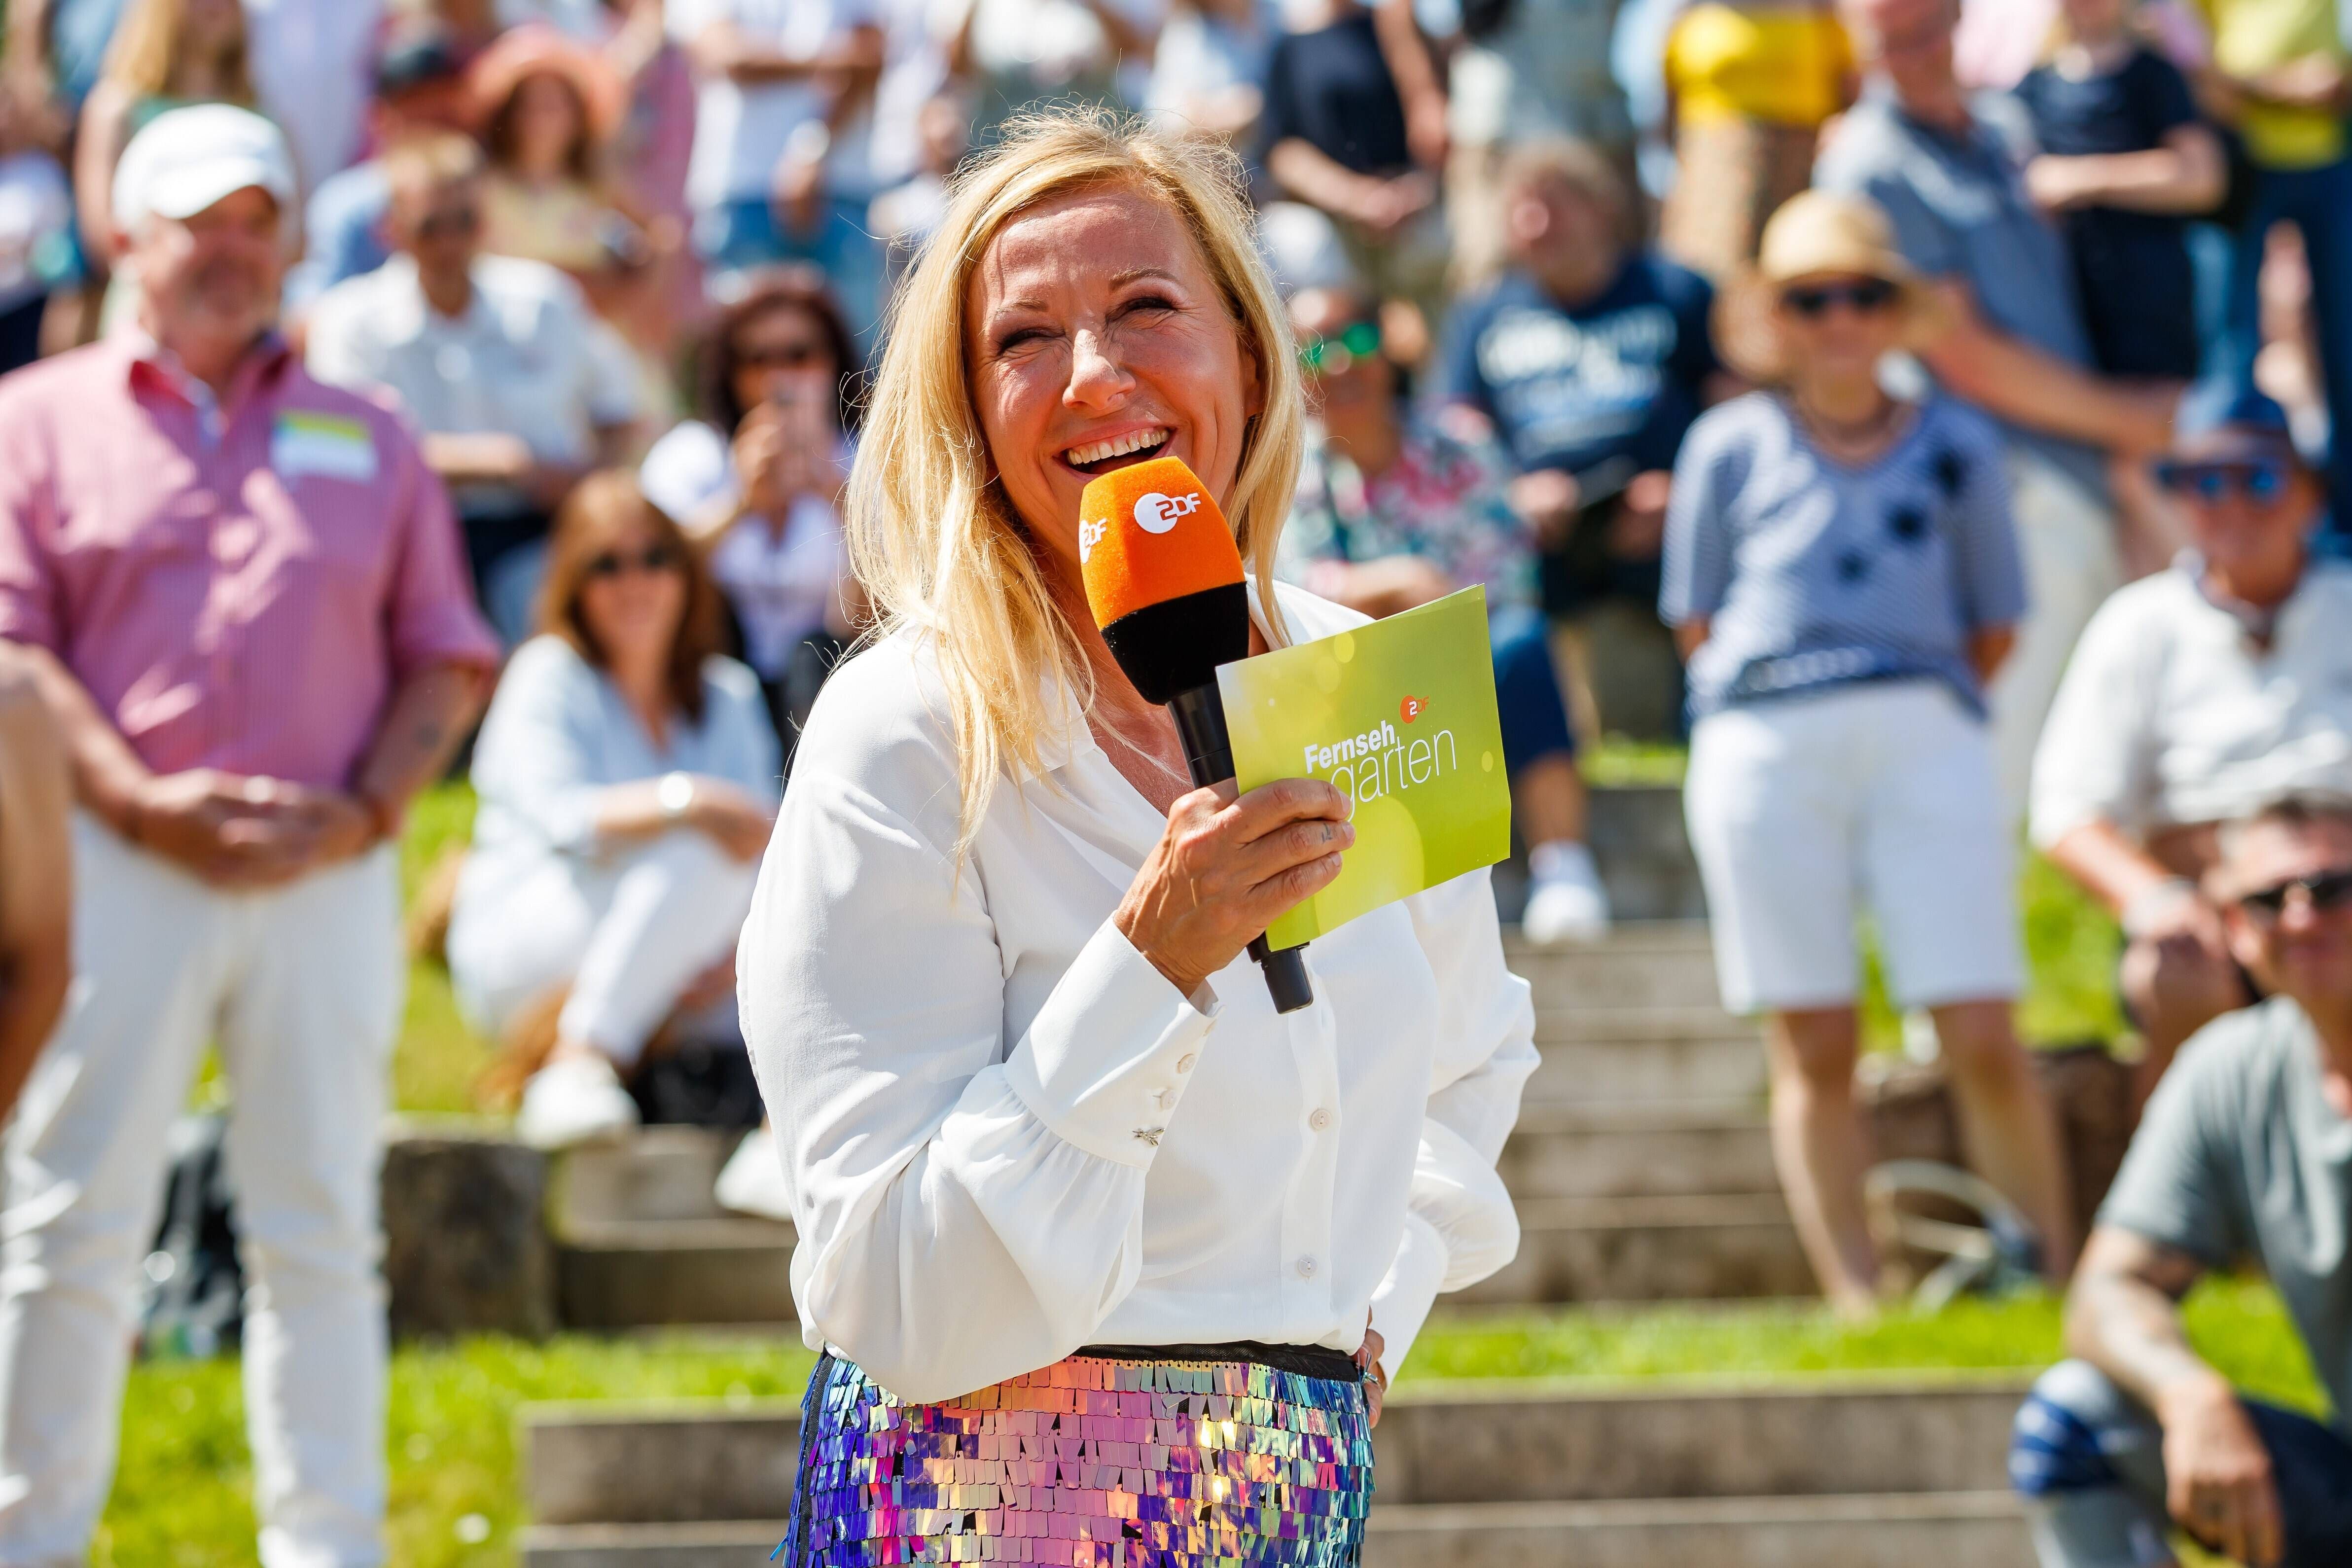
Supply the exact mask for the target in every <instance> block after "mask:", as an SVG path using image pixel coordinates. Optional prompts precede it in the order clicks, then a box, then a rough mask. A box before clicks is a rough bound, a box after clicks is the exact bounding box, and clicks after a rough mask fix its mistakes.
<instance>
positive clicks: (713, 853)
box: [630, 827, 759, 898]
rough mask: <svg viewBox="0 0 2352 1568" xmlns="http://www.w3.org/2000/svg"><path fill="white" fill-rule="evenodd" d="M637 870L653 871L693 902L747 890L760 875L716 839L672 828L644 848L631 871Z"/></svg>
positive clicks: (691, 829)
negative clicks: (646, 869)
mask: <svg viewBox="0 0 2352 1568" xmlns="http://www.w3.org/2000/svg"><path fill="white" fill-rule="evenodd" d="M638 868H650V869H652V870H654V871H655V872H656V874H657V875H659V876H661V877H662V878H663V879H664V880H665V881H667V882H668V883H669V884H670V885H671V887H672V888H673V889H676V890H677V892H678V893H679V894H681V895H684V896H688V897H694V898H700V897H703V896H708V895H719V894H723V893H726V892H728V891H730V890H732V889H735V888H736V887H738V886H741V887H744V888H749V887H750V886H751V882H752V881H753V880H754V879H756V878H757V877H758V875H759V868H758V866H757V865H746V864H745V863H744V862H742V861H740V860H738V859H736V858H734V857H733V856H731V855H730V854H728V853H727V851H726V850H724V849H721V848H720V847H719V842H718V840H717V839H714V838H712V837H710V835H709V834H707V833H703V832H699V831H698V830H697V829H695V828H691V827H673V828H671V829H670V830H669V831H668V832H667V833H665V834H663V835H662V836H661V837H658V838H656V839H655V840H653V841H652V842H651V843H649V844H647V845H646V847H645V848H644V849H643V850H642V851H641V852H640V853H639V855H638V857H637V859H636V861H635V863H634V864H633V865H632V866H631V868H630V869H631V870H632V871H635V870H636V869H638Z"/></svg>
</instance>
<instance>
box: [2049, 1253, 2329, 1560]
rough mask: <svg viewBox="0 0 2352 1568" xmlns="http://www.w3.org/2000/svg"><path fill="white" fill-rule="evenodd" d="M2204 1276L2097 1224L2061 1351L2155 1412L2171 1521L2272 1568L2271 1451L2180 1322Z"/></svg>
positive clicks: (2178, 1256) (2278, 1531)
mask: <svg viewBox="0 0 2352 1568" xmlns="http://www.w3.org/2000/svg"><path fill="white" fill-rule="evenodd" d="M2203 1272H2204V1266H2203V1265H2202V1264H2200V1263H2199V1262H2198V1261H2197V1260H2196V1259H2195V1258H2190V1257H2189V1256H2188V1255H2187V1254H2186V1253H2182V1252H2177V1251H2174V1250H2173V1249H2172V1248H2170V1247H2160V1246H2158V1245H2157V1244H2156V1243H2155V1242H2152V1241H2149V1240H2147V1238H2146V1237H2140V1236H2137V1235H2135V1234H2133V1233H2132V1232H2130V1231H2127V1230H2123V1229H2119V1228H2117V1227H2116V1226H2101V1227H2100V1228H2098V1229H2097V1230H2095V1231H2093V1232H2092V1233H2091V1242H2090V1246H2089V1247H2086V1248H2085V1249H2084V1253H2083V1263H2082V1267H2081V1268H2079V1269H2078V1270H2077V1271H2076V1272H2075V1275H2074V1289H2073V1290H2072V1291H2071V1292H2070V1293H2069V1294H2068V1297H2067V1306H2066V1345H2067V1348H2068V1349H2069V1350H2070V1351H2072V1352H2074V1354H2075V1355H2077V1356H2079V1357H2081V1358H2082V1359H2083V1360H2084V1361H2087V1362H2089V1363H2091V1364H2092V1365H2093V1366H2095V1367H2097V1368H2098V1369H2099V1370H2100V1371H2101V1372H2103V1373H2106V1374H2107V1376H2108V1377H2110V1378H2112V1379H2113V1380H2114V1381H2115V1383H2116V1386H2117V1387H2119V1388H2121V1389H2122V1390H2123V1391H2124V1392H2125V1393H2126V1394H2130V1395H2131V1396H2132V1397H2133V1398H2134V1399H2137V1401H2139V1402H2140V1403H2141V1404H2142V1405H2146V1406H2147V1408H2148V1409H2149V1410H2150V1411H2152V1412H2153V1413H2154V1414H2155V1415H2156V1418H2157V1422H2158V1425H2159V1426H2161V1427H2162V1428H2163V1429H2164V1468H2165V1486H2166V1497H2165V1504H2166V1507H2167V1508H2168V1510H2169V1511H2170V1512H2171V1514H2172V1517H2173V1519H2174V1521H2176V1522H2178V1523H2179V1525H2180V1526H2181V1527H2182V1528H2183V1529H2185V1530H2187V1531H2189V1533H2191V1534H2193V1535H2195V1536H2196V1537H2198V1539H2200V1541H2202V1542H2205V1544H2207V1545H2208V1546H2212V1547H2217V1548H2219V1549H2220V1550H2221V1552H2223V1553H2224V1554H2225V1555H2227V1556H2228V1557H2230V1558H2231V1559H2232V1560H2234V1561H2237V1562H2241V1563H2253V1564H2255V1565H2257V1568H2268V1565H2269V1564H2272V1563H2276V1562H2277V1561H2278V1560H2279V1555H2280V1552H2281V1548H2282V1545H2283V1531H2282V1528H2281V1521H2280V1516H2279V1504H2278V1492H2277V1489H2276V1487H2275V1486H2274V1484H2273V1480H2272V1470H2271V1458H2270V1454H2269V1452H2268V1450H2266V1449H2265V1448H2264V1447H2263V1441H2262V1437H2261V1436H2260V1435H2259V1434H2258V1433H2257V1432H2255V1430H2254V1427H2253V1424H2252V1422H2251V1421H2250V1420H2249V1419H2248V1418H2247V1416H2246V1411H2245V1406H2243V1405H2241V1404H2240V1403H2239V1402H2238V1396H2237V1394H2236V1392H2235V1391H2234V1390H2233V1389H2231V1386H2230V1382H2229V1380H2228V1379H2227V1378H2225V1377H2223V1376H2222V1375H2221V1373H2219V1372H2216V1371H2215V1370H2214V1369H2213V1368H2212V1367H2211V1366H2210V1364H2208V1363H2206V1362H2205V1361H2204V1360H2203V1358H2201V1357H2200V1356H2199V1355H2198V1354H2197V1352H2196V1351H2195V1350H2193V1349H2192V1348H2190V1346H2189V1335H2188V1332H2187V1331H2186V1329H2185V1328H2184V1327H2183V1326H2182V1324H2181V1321H2180V1299H2181V1297H2183V1296H2185V1295H2187V1294H2188V1293H2189V1287H2190V1286H2191V1285H2194V1284H2195V1283H2196V1282H2197V1279H2198V1276H2199V1275H2200V1274H2202V1273H2203Z"/></svg>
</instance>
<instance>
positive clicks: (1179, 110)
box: [1143, 0, 1282, 153]
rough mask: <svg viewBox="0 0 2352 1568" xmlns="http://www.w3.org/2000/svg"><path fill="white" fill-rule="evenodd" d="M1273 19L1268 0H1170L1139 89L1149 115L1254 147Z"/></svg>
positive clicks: (1174, 130) (1163, 125)
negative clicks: (1148, 69)
mask: <svg viewBox="0 0 2352 1568" xmlns="http://www.w3.org/2000/svg"><path fill="white" fill-rule="evenodd" d="M1281 27H1282V18H1281V16H1280V14H1279V12H1278V11H1277V10H1276V8H1275V7H1274V5H1272V4H1271V3H1270V0H1174V3H1173V4H1171V5H1170V6H1169V9H1168V21H1167V24H1166V25H1165V26H1162V27H1161V28H1160V42H1159V47H1157V48H1155V49H1154V50H1153V51H1152V55H1151V81H1150V86H1149V87H1147V88H1146V89H1144V97H1143V108H1144V110H1145V112H1146V113H1148V114H1149V115H1150V117H1151V121H1152V123H1153V124H1154V125H1156V126H1157V127H1158V128H1159V129H1160V131H1162V132H1166V133H1167V134H1169V135H1171V136H1210V137H1214V138H1216V139H1217V140H1219V141H1221V142H1229V143H1231V144H1232V145H1233V146H1234V147H1235V148H1237V149H1239V150H1241V151H1242V152H1244V153H1255V151H1256V150H1257V127H1258V116H1259V114H1260V113H1261V112H1263V111H1264V110H1265V79H1266V69H1267V68H1268V66H1269V65H1270V64H1271V62H1272V60H1273V58H1274V40H1275V37H1276V34H1277V33H1279V32H1280V31H1281Z"/></svg>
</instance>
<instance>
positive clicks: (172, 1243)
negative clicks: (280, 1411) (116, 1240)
mask: <svg viewBox="0 0 2352 1568" xmlns="http://www.w3.org/2000/svg"><path fill="white" fill-rule="evenodd" d="M227 1133H228V1118H227V1117H226V1116H225V1115H223V1114H222V1113H221V1112H219V1111H216V1110H214V1111H205V1112H201V1113H199V1114H197V1115H194V1116H184V1117H182V1118H180V1120H179V1121H175V1122H173V1124H172V1131H171V1132H170V1134H169V1135H168V1137H167V1138H166V1140H165V1143H166V1147H167V1148H168V1150H169V1152H170V1164H169V1167H168V1172H167V1174H166V1176H165V1178H164V1184H163V1223H162V1224H160V1225H159V1226H156V1229H155V1244H154V1246H153V1247H152V1248H150V1249H149V1251H148V1254H147V1259H146V1262H145V1263H144V1264H143V1265H142V1274H143V1275H144V1276H145V1278H144V1279H143V1280H142V1282H141V1286H140V1292H141V1293H140V1303H139V1352H140V1353H141V1354H142V1355H151V1356H152V1355H179V1356H214V1355H218V1354H220V1353H222V1352H225V1351H233V1350H235V1349H236V1347H237V1344H238V1342H239V1341H241V1340H242V1339H243V1338H244V1334H245V1269H244V1268H243V1266H242V1265H240V1264H239V1263H238V1261H237V1257H236V1215H235V1214H234V1212H233V1209H234V1200H233V1198H232V1195H231V1194H230V1192H229V1186H228V1164H227V1161H226V1158H225V1157H224V1154H223V1144H224V1142H225V1141H226V1137H227Z"/></svg>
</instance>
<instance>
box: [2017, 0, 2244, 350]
mask: <svg viewBox="0 0 2352 1568" xmlns="http://www.w3.org/2000/svg"><path fill="white" fill-rule="evenodd" d="M2062 32H2063V38H2064V42H2063V44H2061V45H2060V47H2058V49H2057V50H2056V51H2055V52H2054V53H2053V55H2052V56H2051V58H2049V59H2048V60H2047V61H2045V62H2044V63H2042V65H2040V66H2037V67H2035V68H2033V70H2032V71H2031V72H2029V73H2027V75H2026V78H2025V79H2024V80H2023V81H2022V82H2021V83H2019V84H2018V89H2017V92H2018V97H2019V98H2020V99H2021V100H2024V103H2025V107H2026V110H2027V111H2028V112H2029V113H2030V114H2032V117H2033V141H2034V144H2035V146H2036V147H2037V148H2038V149H2039V150H2040V151H2039V153H2038V155H2037V156H2036V157H2035V158H2034V159H2033V160H2032V162H2031V163H2027V164H2026V166H2025V188H2026V191H2027V193H2028V194H2029V195H2032V197H2033V199H2034V201H2035V202H2037V203H2039V204H2040V205H2041V206H2042V210H2044V211H2045V212H2051V213H2055V214H2058V215H2060V216H2059V227H2060V229H2061V231H2062V232H2063V234H2064V235H2065V237H2066V249H2067V252H2068V254H2069V255H2070V256H2072V257H2073V258H2074V279H2075V286H2076V289H2077V290H2078V293H2079V295H2080V298H2081V299H2082V301H2083V324H2084V328H2085V329H2086V330H2087V331H2089V333H2090V339H2091V359H2092V363H2095V364H2096V365H2097V366H2098V368H2099V369H2100V370H2102V371H2104V372H2105V373H2106V374H2109V375H2126V376H2152V377H2161V378H2169V379H2171V380H2175V381H2190V380H2194V379H2195V378H2196V375H2197V279H2196V275H2195V273H2194V272H2193V271H2192V270H2191V268H2190V267H2189V237H2188V228H2189V224H2188V216H2189V215H2191V214H2197V213H2207V212H2210V211H2212V210H2213V208H2214V207H2215V206H2217V205H2220V203H2221V197H2222V195H2223V194H2224V190H2225V187H2226V186H2227V184H2228V182H2229V166H2228V163H2227V159H2226V156H2225V154H2224V153H2222V150H2221V138H2220V137H2218V136H2216V135H2214V133H2213V132H2212V129H2211V128H2210V126H2207V125H2205V124H2204V123H2203V122H2201V121H2200V120H2199V119H2198V117H2197V105H2196V103H2195V101H2194V100H2192V99H2191V98H2190V97H2189V83H2188V81H2187V80H2186V79H2184V78H2183V77H2182V76H2181V74H2180V72H2179V69H2178V68H2175V67H2174V66H2173V64H2172V62H2170V61H2169V60H2168V59H2166V58H2164V57H2163V56H2161V55H2159V54H2158V53H2157V52H2156V51H2155V50H2153V49H2151V48H2149V47H2147V46H2146V45H2145V44H2142V43H2141V42H2140V41H2139V40H2138V38H2137V37H2136V36H2135V35H2134V34H2133V32H2132V30H2131V0H2065V5H2064V9H2063V22H2062Z"/></svg>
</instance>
